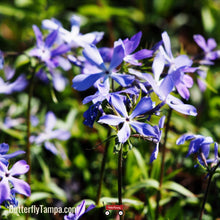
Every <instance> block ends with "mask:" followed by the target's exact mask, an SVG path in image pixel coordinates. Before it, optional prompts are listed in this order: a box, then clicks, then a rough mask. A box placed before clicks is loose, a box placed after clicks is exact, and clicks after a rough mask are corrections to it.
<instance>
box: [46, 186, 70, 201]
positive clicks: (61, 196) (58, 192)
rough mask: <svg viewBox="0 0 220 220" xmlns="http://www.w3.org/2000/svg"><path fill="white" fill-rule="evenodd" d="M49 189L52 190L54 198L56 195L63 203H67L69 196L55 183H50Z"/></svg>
mask: <svg viewBox="0 0 220 220" xmlns="http://www.w3.org/2000/svg"><path fill="white" fill-rule="evenodd" d="M48 188H49V189H50V191H51V192H53V197H54V195H55V197H56V198H57V199H60V200H61V201H63V202H66V201H67V195H66V193H65V191H64V190H63V189H61V188H60V187H58V186H57V185H56V184H55V183H54V182H50V183H49V184H48Z"/></svg>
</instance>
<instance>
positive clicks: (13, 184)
mask: <svg viewBox="0 0 220 220" xmlns="http://www.w3.org/2000/svg"><path fill="white" fill-rule="evenodd" d="M8 150H9V146H8V144H6V143H2V144H0V205H1V204H2V203H5V206H6V207H8V206H9V205H13V206H17V205H18V202H17V200H16V199H15V193H19V194H22V195H25V196H30V195H31V189H30V186H29V185H28V184H27V183H26V182H25V181H24V180H20V179H18V176H20V175H22V174H25V173H27V172H28V170H29V165H28V164H27V163H26V161H25V160H19V161H17V162H16V163H15V164H14V165H13V166H12V167H11V168H10V169H9V159H11V158H13V157H15V156H18V155H20V154H24V153H25V152H24V151H21V150H19V151H16V152H14V153H11V154H7V152H8Z"/></svg>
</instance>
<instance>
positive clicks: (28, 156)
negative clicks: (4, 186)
mask: <svg viewBox="0 0 220 220" xmlns="http://www.w3.org/2000/svg"><path fill="white" fill-rule="evenodd" d="M34 75H35V71H33V73H32V76H31V79H30V84H29V91H28V103H27V120H26V123H27V140H26V141H27V146H26V158H27V163H28V165H29V171H28V173H27V183H28V184H29V185H30V184H31V143H30V135H31V99H32V96H33V90H34ZM28 217H29V215H28V214H27V215H26V220H27V219H28Z"/></svg>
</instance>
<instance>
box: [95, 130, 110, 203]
mask: <svg viewBox="0 0 220 220" xmlns="http://www.w3.org/2000/svg"><path fill="white" fill-rule="evenodd" d="M110 136H111V128H108V134H107V138H108V140H107V142H106V145H105V150H104V154H103V158H102V164H101V171H100V178H99V186H98V192H97V197H96V205H99V201H100V198H101V191H102V183H103V178H104V172H105V164H106V161H107V154H108V148H109V144H110V140H109V137H110Z"/></svg>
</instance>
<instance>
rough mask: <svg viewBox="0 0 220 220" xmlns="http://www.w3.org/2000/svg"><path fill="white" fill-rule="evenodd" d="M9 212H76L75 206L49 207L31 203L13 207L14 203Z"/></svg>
mask: <svg viewBox="0 0 220 220" xmlns="http://www.w3.org/2000/svg"><path fill="white" fill-rule="evenodd" d="M8 212H9V213H11V214H12V213H13V214H28V213H29V214H36V215H38V214H41V213H45V214H54V215H56V214H68V213H70V212H71V213H75V207H52V206H51V207H48V206H44V205H31V206H29V207H27V206H18V207H13V206H12V205H11V206H9V209H8Z"/></svg>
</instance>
